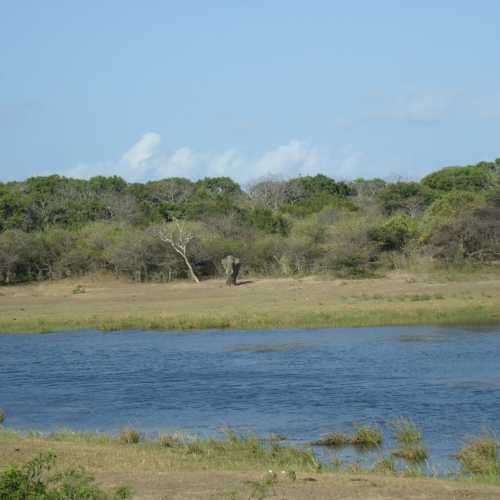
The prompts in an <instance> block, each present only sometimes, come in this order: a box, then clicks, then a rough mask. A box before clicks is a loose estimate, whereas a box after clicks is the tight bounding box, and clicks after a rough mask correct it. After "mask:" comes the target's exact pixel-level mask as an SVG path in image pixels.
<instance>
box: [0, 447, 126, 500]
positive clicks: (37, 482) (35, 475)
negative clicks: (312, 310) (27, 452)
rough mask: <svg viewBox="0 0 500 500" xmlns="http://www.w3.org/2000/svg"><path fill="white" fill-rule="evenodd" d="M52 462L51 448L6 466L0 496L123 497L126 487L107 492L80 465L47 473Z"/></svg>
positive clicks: (48, 499) (56, 499)
mask: <svg viewBox="0 0 500 500" xmlns="http://www.w3.org/2000/svg"><path fill="white" fill-rule="evenodd" d="M55 463H56V455H55V454H54V453H52V452H49V453H46V454H40V455H38V456H37V457H35V458H34V459H33V460H31V461H30V462H28V463H26V464H25V465H23V466H22V467H18V466H15V465H11V466H9V467H8V468H7V469H6V470H5V471H3V472H2V473H1V474H0V498H1V499H5V500H7V499H8V500H124V499H126V498H130V497H131V496H132V494H131V490H130V489H129V488H128V487H125V486H120V487H118V488H116V489H114V490H113V491H111V492H106V491H104V490H103V489H101V488H99V487H98V486H97V485H96V484H95V482H94V478H93V476H91V475H90V474H88V473H87V472H85V470H84V469H83V468H81V467H80V468H76V469H67V470H65V471H63V472H58V473H56V474H52V475H50V471H51V470H52V469H53V467H54V466H55Z"/></svg>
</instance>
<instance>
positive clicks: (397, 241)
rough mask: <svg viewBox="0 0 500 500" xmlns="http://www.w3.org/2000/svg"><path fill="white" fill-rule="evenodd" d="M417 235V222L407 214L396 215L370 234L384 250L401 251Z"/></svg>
mask: <svg viewBox="0 0 500 500" xmlns="http://www.w3.org/2000/svg"><path fill="white" fill-rule="evenodd" d="M416 234H417V224H416V222H415V221H414V220H413V219H412V218H411V217H409V216H408V215H406V214H402V213H399V214H396V215H393V216H392V217H390V218H389V219H387V220H386V221H385V222H382V223H381V224H379V225H378V226H376V227H374V228H373V229H371V231H370V232H369V235H370V238H371V239H372V240H373V241H375V242H377V243H378V244H379V245H380V247H381V249H382V250H401V249H402V248H403V247H404V246H405V245H406V243H408V241H410V240H411V239H412V238H414V237H415V236H416Z"/></svg>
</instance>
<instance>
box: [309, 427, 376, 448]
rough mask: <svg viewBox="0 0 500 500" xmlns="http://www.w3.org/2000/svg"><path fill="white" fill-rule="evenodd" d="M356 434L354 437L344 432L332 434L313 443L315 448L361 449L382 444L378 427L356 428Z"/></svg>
mask: <svg viewBox="0 0 500 500" xmlns="http://www.w3.org/2000/svg"><path fill="white" fill-rule="evenodd" d="M355 429H356V432H355V433H354V435H352V436H351V435H349V434H345V433H343V432H332V433H331V434H327V435H326V436H324V437H322V438H320V439H318V440H316V441H313V442H312V443H311V444H312V445H313V446H332V447H340V446H349V445H352V446H357V447H359V448H372V447H375V446H380V445H381V444H382V431H381V429H379V428H378V427H375V426H373V427H370V426H362V425H359V426H355Z"/></svg>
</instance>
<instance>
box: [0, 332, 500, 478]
mask: <svg viewBox="0 0 500 500" xmlns="http://www.w3.org/2000/svg"><path fill="white" fill-rule="evenodd" d="M0 381H1V385H0V407H1V408H3V409H4V410H5V412H6V415H7V418H6V422H5V425H6V426H7V427H10V428H14V429H18V430H39V431H51V430H55V429H59V428H63V427H64V428H68V427H69V428H71V429H74V430H88V431H104V432H113V433H114V432H117V431H118V430H119V429H120V428H121V427H123V426H125V425H133V426H136V427H137V428H138V429H140V430H142V431H144V432H146V433H148V434H150V435H154V434H155V433H157V432H159V431H173V430H183V431H187V432H190V433H200V434H203V435H211V434H214V433H217V432H218V430H219V429H220V428H221V427H222V426H225V425H230V426H232V427H234V428H235V429H238V430H241V431H244V432H255V433H258V434H260V435H269V434H271V433H274V434H282V435H285V436H287V438H288V439H289V441H290V442H292V443H293V444H301V443H306V442H307V441H309V440H312V439H317V438H319V437H320V436H322V435H324V434H326V433H329V432H332V431H351V430H352V423H353V422H358V423H376V424H379V425H380V426H381V427H382V428H383V429H384V430H385V431H386V433H387V436H388V437H389V436H390V423H391V421H393V420H394V419H395V418H397V417H399V416H410V417H411V418H412V419H413V420H414V421H415V422H416V423H417V424H418V425H419V427H420V428H421V429H422V431H423V434H424V439H425V442H426V444H427V445H428V447H429V450H430V453H431V461H430V462H431V464H432V465H434V466H437V467H439V468H440V469H441V470H448V469H451V468H453V463H454V462H453V461H452V460H451V459H450V458H449V455H450V454H451V453H453V452H456V451H457V450H458V449H459V448H460V446H461V445H462V444H463V441H464V439H465V438H466V437H467V436H470V435H473V434H478V433H479V432H480V431H481V429H482V428H488V429H491V430H493V431H496V432H498V433H500V418H499V417H500V328H499V327H495V328H484V327H467V328H465V327H464V328H457V327H421V326H419V327H386V328H339V329H322V330H280V331H248V332H247V331H208V332H190V333H186V332H168V333H167V332H166V333H163V332H113V333H102V332H95V331H82V332H76V333H54V334H46V335H29V334H26V335H19V334H15V335H9V334H2V335H0ZM386 446H387V447H390V446H391V442H390V441H389V442H387V444H386ZM350 453H352V451H349V450H344V451H343V452H341V455H342V454H344V455H347V456H350V455H349V454H350Z"/></svg>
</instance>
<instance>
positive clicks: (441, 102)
mask: <svg viewBox="0 0 500 500" xmlns="http://www.w3.org/2000/svg"><path fill="white" fill-rule="evenodd" d="M453 101H454V94H453V93H452V92H431V91H428V92H416V93H412V94H408V95H401V96H397V97H392V98H386V99H384V102H383V103H382V104H381V105H380V109H378V110H376V111H374V112H372V113H370V115H369V118H370V119H372V120H390V121H403V122H414V123H433V122H438V121H442V120H445V119H446V118H448V116H449V114H450V111H451V108H452V105H453Z"/></svg>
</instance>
